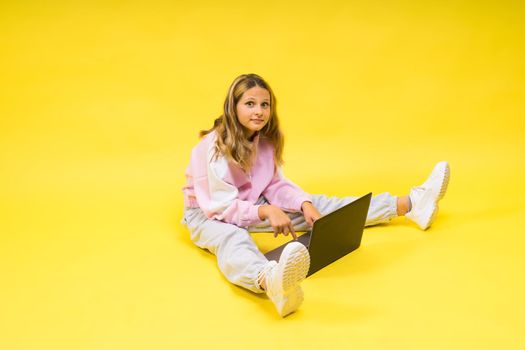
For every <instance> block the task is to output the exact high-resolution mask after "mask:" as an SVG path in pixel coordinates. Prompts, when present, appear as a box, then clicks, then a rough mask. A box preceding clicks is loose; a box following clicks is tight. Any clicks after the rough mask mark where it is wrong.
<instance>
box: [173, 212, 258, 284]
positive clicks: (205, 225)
mask: <svg viewBox="0 0 525 350" xmlns="http://www.w3.org/2000/svg"><path fill="white" fill-rule="evenodd" d="M182 223H183V224H185V225H186V226H187V227H188V229H189V231H190V234H191V240H192V241H193V243H195V245H197V246H198V247H200V248H203V249H206V250H208V251H210V252H211V253H213V254H215V255H216V256H217V262H218V265H219V269H220V270H221V272H222V273H223V274H224V276H225V277H226V278H227V279H228V280H229V281H230V282H232V283H234V284H236V285H239V286H241V287H244V288H246V289H249V290H251V291H253V292H255V293H264V291H263V290H262V289H261V288H260V286H259V285H258V283H257V277H258V274H259V272H260V271H261V270H262V269H263V267H264V266H265V265H266V264H267V263H268V259H266V257H265V256H264V255H263V254H262V253H261V252H260V251H259V249H258V248H257V246H256V245H255V242H254V241H253V239H252V237H251V236H250V234H249V232H248V231H247V230H245V229H243V228H241V227H238V226H236V225H232V224H227V223H224V222H221V221H218V220H213V219H209V218H208V217H207V216H206V215H205V214H204V213H203V212H202V210H201V209H200V208H185V209H184V219H183V220H182Z"/></svg>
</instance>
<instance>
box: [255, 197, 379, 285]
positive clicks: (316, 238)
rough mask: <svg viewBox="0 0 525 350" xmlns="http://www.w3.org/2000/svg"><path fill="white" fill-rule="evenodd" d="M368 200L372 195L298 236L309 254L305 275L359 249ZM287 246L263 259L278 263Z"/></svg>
mask: <svg viewBox="0 0 525 350" xmlns="http://www.w3.org/2000/svg"><path fill="white" fill-rule="evenodd" d="M371 198H372V193H369V194H367V195H364V196H363V197H361V198H358V199H356V200H355V201H353V202H351V203H349V204H347V205H345V206H344V207H341V208H339V209H337V210H335V211H333V212H331V213H330V214H327V215H325V216H323V217H321V218H319V219H317V220H316V221H315V222H314V226H313V228H312V230H311V231H308V232H306V233H305V234H303V235H301V236H299V237H297V241H298V242H301V243H302V244H304V245H305V246H306V248H308V252H309V253H310V270H309V271H308V275H307V276H310V275H311V274H313V273H315V272H317V271H319V270H320V269H322V268H323V267H325V266H327V265H329V264H331V263H333V262H334V261H336V260H338V259H340V258H342V257H343V256H345V255H347V254H348V253H350V252H352V251H354V250H356V249H357V248H359V246H360V245H361V237H363V229H364V227H365V221H366V216H367V214H368V207H369V206H370V200H371ZM294 241H295V240H294ZM294 241H291V242H294ZM288 243H290V242H287V243H285V244H283V245H281V246H279V247H277V248H275V249H274V250H271V251H269V252H268V253H266V254H265V256H266V258H267V259H268V260H276V261H279V257H280V256H281V253H282V251H283V249H284V247H285V246H286V245H287V244H288Z"/></svg>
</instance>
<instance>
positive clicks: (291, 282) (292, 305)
mask: <svg viewBox="0 0 525 350" xmlns="http://www.w3.org/2000/svg"><path fill="white" fill-rule="evenodd" d="M282 259H284V260H282ZM280 260H282V261H283V264H284V270H283V282H282V283H283V285H282V289H283V294H284V299H285V300H286V301H285V303H284V305H282V309H281V310H282V311H281V316H282V317H284V316H286V315H288V314H290V313H292V312H294V311H295V310H297V308H298V307H299V306H300V305H301V303H302V302H303V300H304V294H303V291H302V289H301V287H300V286H299V283H300V282H301V281H302V280H304V279H305V278H306V275H307V274H308V270H309V269H310V255H309V254H308V250H307V249H306V247H305V246H304V245H302V244H301V243H297V244H295V245H294V246H293V247H292V248H289V249H286V248H285V251H283V255H282V256H281V258H280ZM291 261H293V262H294V263H293V264H290V263H289V262H291Z"/></svg>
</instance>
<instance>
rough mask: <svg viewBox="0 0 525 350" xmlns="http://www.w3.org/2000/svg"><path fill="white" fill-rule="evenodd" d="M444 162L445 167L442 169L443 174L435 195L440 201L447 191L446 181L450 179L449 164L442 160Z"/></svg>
mask: <svg viewBox="0 0 525 350" xmlns="http://www.w3.org/2000/svg"><path fill="white" fill-rule="evenodd" d="M443 163H444V164H445V169H444V173H445V174H444V176H443V181H442V182H441V188H440V190H439V194H438V196H437V200H436V202H437V201H440V200H441V199H442V198H443V196H445V193H446V192H447V188H448V182H449V181H450V165H449V164H448V163H447V162H443Z"/></svg>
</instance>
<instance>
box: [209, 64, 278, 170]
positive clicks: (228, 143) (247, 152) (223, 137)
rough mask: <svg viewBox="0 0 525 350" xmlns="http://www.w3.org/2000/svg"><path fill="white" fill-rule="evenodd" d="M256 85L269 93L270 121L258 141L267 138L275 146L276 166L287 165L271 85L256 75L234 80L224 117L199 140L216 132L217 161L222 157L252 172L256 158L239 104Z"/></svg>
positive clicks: (243, 75) (215, 154)
mask: <svg viewBox="0 0 525 350" xmlns="http://www.w3.org/2000/svg"><path fill="white" fill-rule="evenodd" d="M255 86H258V87H260V88H263V89H266V90H267V91H268V92H269V93H270V119H269V120H268V123H267V124H266V125H265V126H264V128H262V129H261V130H260V131H259V138H260V140H262V139H263V138H264V139H267V140H269V141H270V142H271V143H272V144H273V147H274V160H275V164H276V166H280V165H282V164H283V163H284V162H283V158H282V157H283V156H282V154H283V148H284V137H283V134H282V132H281V130H280V128H279V118H278V117H277V111H276V105H277V101H276V99H275V95H274V94H273V91H272V89H271V88H270V85H268V83H267V82H266V81H265V80H264V79H263V78H261V77H260V76H258V75H257V74H242V75H240V76H238V77H237V78H235V80H234V81H233V83H232V84H231V86H230V88H229V90H228V95H227V96H226V99H225V101H224V112H223V114H222V115H221V116H220V117H218V118H217V119H215V121H214V122H213V127H212V128H211V129H209V130H201V131H200V132H199V137H201V138H202V137H203V136H205V135H207V134H209V133H210V132H212V131H213V130H215V131H216V133H217V142H216V144H215V153H214V159H216V158H217V157H219V155H220V154H222V155H224V156H225V157H226V159H228V160H229V161H231V162H233V163H234V164H237V165H238V166H239V167H240V168H241V169H243V170H244V171H249V170H250V169H251V167H252V166H253V164H252V162H253V161H254V160H255V159H254V154H253V148H252V143H250V141H249V140H248V138H247V137H246V134H245V132H244V129H243V126H242V125H241V123H240V122H239V119H238V118H237V103H238V102H239V100H240V99H241V97H242V95H243V94H244V92H245V91H246V90H248V89H251V88H253V87H255Z"/></svg>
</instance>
